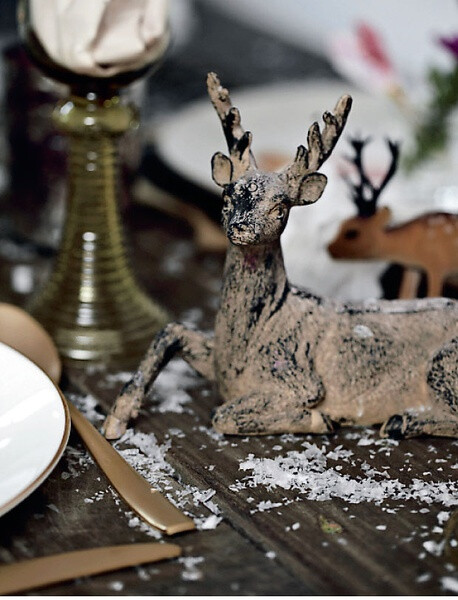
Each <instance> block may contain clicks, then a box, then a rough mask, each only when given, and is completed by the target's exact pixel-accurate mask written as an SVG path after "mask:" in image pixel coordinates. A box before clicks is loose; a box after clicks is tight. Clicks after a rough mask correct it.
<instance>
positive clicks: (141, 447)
mask: <svg viewBox="0 0 458 600" xmlns="http://www.w3.org/2000/svg"><path fill="white" fill-rule="evenodd" d="M129 222H130V228H131V232H132V234H133V235H132V238H133V264H134V267H135V270H136V271H137V273H138V276H139V278H140V280H141V281H142V283H143V284H144V286H145V287H147V289H148V290H149V292H150V293H151V294H152V295H153V296H154V297H155V298H156V299H157V300H158V301H159V302H160V303H162V304H163V305H164V306H165V307H167V308H168V309H169V311H170V312H171V314H172V315H173V316H174V318H178V319H183V320H185V321H192V322H193V323H195V324H196V325H198V326H199V327H203V328H211V326H212V321H213V317H214V314H215V309H216V307H217V303H218V291H219V285H220V277H221V270H222V258H221V257H215V256H198V255H197V254H196V252H195V249H194V247H193V245H192V243H191V237H190V232H189V231H188V230H187V229H186V228H185V227H184V226H182V225H180V224H178V223H176V222H174V221H171V220H168V219H166V218H165V217H162V216H160V215H158V214H157V213H154V212H153V211H149V210H147V209H140V208H135V209H133V210H131V215H130V219H129ZM48 260H49V259H38V258H37V257H34V256H33V253H32V254H31V255H19V256H17V255H16V256H15V255H14V254H13V253H11V252H9V250H8V247H7V246H5V245H4V244H3V245H2V243H0V281H1V282H2V288H1V290H2V293H1V297H0V300H2V301H10V302H14V303H16V304H23V303H24V301H25V299H26V294H24V293H21V289H24V287H22V288H21V286H19V287H18V286H17V283H16V284H14V282H15V281H16V279H15V275H14V273H16V274H17V272H18V271H17V269H18V267H22V268H23V272H24V269H28V270H29V271H28V273H29V275H33V274H38V275H39V274H40V273H41V272H42V271H43V269H44V268H46V266H47V263H48ZM11 282H13V284H14V285H15V286H16V290H15V289H13V287H12V285H11ZM25 287H27V286H25ZM127 377H128V374H126V373H125V372H108V371H106V370H105V369H104V368H103V367H99V368H90V369H86V370H83V369H78V370H77V369H66V371H65V376H64V380H63V386H62V387H63V390H64V392H65V394H66V396H67V397H68V398H69V399H70V400H71V401H73V402H75V403H76V405H77V406H79V407H80V408H81V409H82V411H83V412H84V413H85V414H86V416H88V418H90V420H92V422H93V423H95V424H100V422H101V419H102V418H103V415H104V414H105V413H106V411H107V410H108V407H109V406H110V404H111V402H112V401H113V400H114V398H115V397H116V394H117V391H118V390H119V388H120V386H121V385H122V382H123V381H125V379H126V378H127ZM217 403H218V397H217V395H216V393H215V392H214V390H213V389H212V387H211V386H210V385H209V384H208V383H206V382H205V381H203V380H202V379H200V378H199V377H198V376H197V375H194V374H193V373H192V372H191V370H190V369H188V368H187V367H186V366H185V365H184V363H182V362H180V361H175V362H173V363H172V364H171V365H170V366H169V367H168V368H167V370H166V372H165V373H164V374H163V375H162V376H161V379H160V380H159V381H158V385H157V391H156V392H155V393H154V394H153V397H152V398H151V399H150V402H149V404H148V405H147V406H146V407H145V409H144V410H143V411H142V413H141V416H140V418H139V419H138V420H137V421H136V422H135V424H134V425H133V427H132V429H130V430H129V432H128V434H127V436H126V437H125V439H124V440H123V441H121V442H118V443H116V447H117V449H118V450H120V451H121V452H122V453H123V455H124V456H125V457H126V458H127V459H128V460H129V462H131V464H133V465H134V466H135V468H137V469H138V470H139V471H140V472H141V473H142V474H143V475H144V476H145V477H146V478H147V479H148V480H149V481H150V482H151V483H152V484H153V485H154V486H155V487H157V488H158V489H160V490H161V491H163V492H164V493H165V494H166V495H168V496H169V497H170V498H171V499H172V500H173V501H174V502H175V503H177V504H178V506H180V507H182V508H183V509H184V510H185V511H187V512H188V513H189V514H191V515H192V516H193V517H194V518H195V519H196V522H197V525H198V530H197V531H194V532H190V533H185V534H181V535H178V536H175V537H174V538H173V540H171V541H173V542H176V543H177V544H179V545H180V546H181V547H182V548H183V558H181V559H178V560H171V561H168V562H165V563H158V564H155V565H146V566H143V567H138V568H131V569H125V570H122V571H118V572H115V573H112V574H107V575H100V576H94V577H90V578H83V579H79V580H76V581H71V582H68V583H65V584H61V585H55V586H52V587H48V588H45V589H42V590H40V591H39V592H37V593H39V594H43V595H56V594H62V595H107V594H109V595H116V594H119V595H159V594H162V595H182V594H183V595H185V594H189V595H197V594H205V595H210V594H212V595H213V594H214V595H230V594H233V595H248V594H251V595H255V594H256V595H261V594H263V595H277V594H278V595H280V594H286V595H303V594H304V595H305V594H345V595H359V594H370V595H372V594H377V595H382V594H383V595H385V594H390V595H391V594H396V595H401V594H402V595H404V594H406V595H407V594H409V595H410V594H421V595H423V594H434V595H437V594H449V593H451V592H452V591H453V589H454V590H455V591H456V589H457V586H458V580H457V579H456V576H457V573H456V565H453V564H452V562H451V559H450V558H449V557H448V555H447V554H446V553H445V552H444V547H443V540H444V528H445V525H446V521H447V518H448V517H449V516H450V515H451V514H452V512H453V510H454V508H453V506H451V505H452V504H453V503H455V504H456V502H457V497H456V484H455V482H456V474H457V473H458V471H457V468H458V451H457V450H458V442H457V441H453V440H450V439H433V438H425V439H416V440H411V441H403V442H399V443H398V442H393V441H386V440H380V439H379V438H378V435H377V432H376V431H375V430H374V429H370V430H368V429H364V430H357V429H352V430H348V429H347V430H342V431H340V432H339V433H337V434H335V435H332V436H315V437H312V436H292V435H286V436H268V437H252V438H248V437H247V438H235V437H227V438H224V437H223V436H220V435H218V434H216V433H215V432H214V431H213V430H212V429H211V422H210V413H211V409H212V407H214V406H215V405H216V404H217ZM280 457H282V460H280ZM287 469H289V470H288V471H287ZM294 470H295V472H294V473H293V471H294ZM269 475H271V476H272V477H273V478H269ZM454 490H455V496H454V497H453V491H454ZM0 532H1V535H0V562H2V563H9V562H14V561H18V560H22V559H26V558H30V557H38V556H45V555H48V554H52V553H58V552H63V551H70V550H76V549H82V548H88V547H94V546H102V545H110V544H118V543H119V544H124V543H129V542H144V541H151V540H153V539H155V538H156V537H160V535H159V534H158V533H156V532H154V531H153V530H152V529H150V528H149V527H148V526H146V525H145V524H144V523H142V522H141V521H140V519H139V518H137V517H136V516H135V515H134V514H133V513H132V511H131V510H130V509H129V507H128V506H127V505H126V504H125V503H124V502H123V501H122V500H120V499H119V497H118V496H117V494H116V493H115V492H114V490H113V489H112V488H111V487H110V485H109V484H108V482H107V480H106V479H105V477H104V476H103V474H102V473H101V472H100V470H99V469H98V467H97V466H96V465H95V464H94V463H93V461H92V459H91V458H90V456H89V455H88V453H87V452H86V450H85V448H84V446H83V445H82V443H81V441H80V439H79V437H78V435H77V434H76V433H74V432H73V433H72V435H71V437H70V441H69V444H68V447H67V449H66V451H65V453H64V455H63V457H62V459H61V460H60V462H59V464H58V466H57V467H56V469H55V470H54V471H53V473H52V474H51V476H50V477H49V478H48V479H47V480H46V482H45V483H44V484H43V485H41V486H40V488H39V489H38V490H37V491H35V492H34V493H33V494H32V495H31V496H30V497H29V498H28V499H27V500H25V501H24V502H22V503H21V504H20V505H19V506H17V507H16V508H15V509H13V510H12V511H10V512H9V513H7V514H6V515H4V516H3V517H1V518H0ZM453 586H455V587H453Z"/></svg>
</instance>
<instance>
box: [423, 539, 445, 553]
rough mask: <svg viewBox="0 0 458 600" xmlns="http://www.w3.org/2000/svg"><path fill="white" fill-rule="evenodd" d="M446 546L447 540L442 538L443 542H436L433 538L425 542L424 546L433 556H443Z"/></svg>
mask: <svg viewBox="0 0 458 600" xmlns="http://www.w3.org/2000/svg"><path fill="white" fill-rule="evenodd" d="M444 546H445V540H442V541H441V542H434V541H433V540H428V541H426V542H423V548H424V549H425V550H426V551H427V552H429V553H430V554H432V555H433V556H441V554H442V552H443V550H444Z"/></svg>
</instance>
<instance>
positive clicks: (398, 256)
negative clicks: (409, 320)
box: [328, 139, 458, 298]
mask: <svg viewBox="0 0 458 600" xmlns="http://www.w3.org/2000/svg"><path fill="white" fill-rule="evenodd" d="M366 142H367V140H359V139H353V140H351V144H352V146H353V150H354V156H353V158H352V162H353V164H354V166H355V168H356V172H357V174H358V180H357V182H356V183H351V182H350V185H351V192H352V198H353V201H354V203H355V205H356V208H357V210H358V214H357V216H356V217H351V218H349V219H347V220H346V221H344V222H343V223H342V224H341V226H340V228H339V231H338V233H337V235H336V237H335V238H334V240H332V242H331V243H330V244H329V245H328V251H329V254H330V255H331V256H332V257H333V258H336V259H344V260H348V259H357V260H364V259H370V260H371V259H372V260H388V261H390V262H394V263H398V264H400V265H402V266H404V267H405V268H406V269H405V272H404V274H403V278H402V282H401V287H400V290H399V297H400V298H415V297H416V295H417V292H418V286H419V283H420V277H421V272H420V270H424V271H425V272H426V276H427V282H428V287H427V295H428V296H429V297H432V296H440V295H441V294H442V288H443V285H444V280H445V279H446V278H447V277H448V276H450V275H453V274H455V273H457V274H458V215H453V214H446V213H431V214H425V215H422V216H420V217H418V218H416V219H413V220H411V221H408V222H407V223H404V224H402V225H399V226H397V227H389V226H388V223H389V221H390V218H391V211H390V209H389V208H388V207H387V206H385V207H383V208H378V207H377V203H378V200H379V197H380V194H381V192H382V191H383V189H384V188H385V186H386V185H387V183H388V181H389V180H390V179H391V177H392V176H393V175H394V173H395V171H396V166H397V160H398V153H399V148H398V145H397V144H394V143H393V142H388V145H389V148H390V152H391V157H392V158H391V164H390V166H389V168H388V170H387V173H386V175H385V177H384V178H383V180H382V182H381V183H380V185H379V186H375V185H374V184H373V183H372V182H371V181H370V179H369V177H368V176H367V174H366V173H365V170H364V166H363V163H362V151H363V148H364V146H365V144H366Z"/></svg>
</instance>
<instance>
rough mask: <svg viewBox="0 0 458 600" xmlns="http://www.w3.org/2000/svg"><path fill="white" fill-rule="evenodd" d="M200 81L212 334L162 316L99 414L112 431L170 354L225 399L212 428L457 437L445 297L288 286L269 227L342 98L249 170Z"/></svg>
mask: <svg viewBox="0 0 458 600" xmlns="http://www.w3.org/2000/svg"><path fill="white" fill-rule="evenodd" d="M207 85H208V90H209V94H210V97H211V99H212V102H213V104H214V107H215V109H216V111H217V113H218V115H219V117H220V119H221V122H222V125H223V129H224V133H225V137H226V140H227V143H228V146H229V153H230V158H229V157H227V156H224V155H223V154H221V153H219V152H218V153H216V154H215V155H214V156H213V159H212V174H213V179H214V180H215V181H216V183H218V184H219V185H220V186H221V187H222V188H223V202H224V205H223V219H222V221H223V227H224V230H225V232H226V234H227V237H228V238H229V242H230V244H229V248H228V251H227V257H226V263H225V269H224V278H223V288H222V294H221V306H220V309H219V311H218V313H217V316H216V323H215V329H214V335H213V336H207V335H205V334H203V333H201V332H199V331H193V330H190V329H189V328H186V327H185V326H183V325H181V324H180V323H170V324H169V325H167V326H166V327H165V328H164V329H163V330H162V331H161V332H160V333H159V334H158V335H157V336H156V337H155V339H154V340H153V342H152V344H151V346H150V348H149V350H148V351H147V353H146V356H145V358H144V359H143V361H142V362H141V364H140V366H139V368H138V370H137V371H136V373H135V374H134V376H133V378H132V379H131V381H130V382H128V383H127V384H126V385H125V387H124V388H123V390H122V391H121V393H120V395H119V397H118V399H117V400H116V402H115V404H114V407H113V409H112V412H111V414H110V415H109V416H108V417H107V419H106V421H105V425H104V428H105V435H106V437H108V438H117V437H119V436H120V435H122V433H123V432H124V431H125V429H126V426H127V423H128V421H129V419H130V418H131V417H135V416H136V415H137V414H138V411H139V408H140V405H141V402H142V400H143V398H144V397H145V394H146V393H147V392H148V390H149V388H150V386H151V385H152V383H153V382H154V380H155V378H156V377H157V375H158V373H159V371H160V369H161V368H162V367H163V366H164V365H165V364H166V363H167V361H168V360H169V359H170V358H171V357H172V356H181V357H182V358H184V359H185V360H186V361H187V362H188V363H189V364H190V365H191V366H192V367H193V368H194V369H195V370H196V371H197V372H199V373H200V374H202V375H203V376H204V377H206V378H207V379H208V380H211V381H214V382H216V386H217V389H218V391H219V394H220V395H221V396H222V398H223V400H224V404H222V406H219V407H218V408H217V409H216V411H215V414H214V417H213V425H214V427H215V429H216V430H217V431H219V432H222V433H225V434H240V435H242V434H243V435H247V434H252V435H257V434H270V433H282V432H292V433H328V432H332V431H333V430H334V428H335V427H336V426H338V425H346V426H352V425H355V424H358V425H372V424H376V423H383V425H382V429H381V434H382V435H384V436H388V435H390V436H397V437H403V436H405V437H410V436H416V435H420V434H423V433H425V434H435V435H442V436H458V389H457V386H458V325H457V317H458V303H457V302H455V301H453V300H449V299H445V298H442V299H434V300H417V301H415V302H409V301H388V300H385V301H383V300H381V301H375V300H374V301H371V302H367V303H363V304H342V303H339V302H337V301H333V300H329V299H323V298H318V297H316V296H314V295H313V294H311V293H309V292H307V291H303V290H299V289H297V288H295V287H293V286H291V285H290V284H289V282H288V280H287V278H286V274H285V268H284V265H283V258H282V253H281V248H280V235H281V233H282V231H283V229H284V227H285V225H286V221H287V219H288V214H289V211H290V209H291V208H292V207H295V206H305V205H307V204H311V203H313V202H315V201H316V200H318V198H319V197H320V196H321V194H322V192H323V190H324V187H325V185H326V177H325V176H324V175H322V174H320V173H318V169H319V168H320V167H321V165H322V164H323V163H324V161H325V160H326V159H327V158H328V157H329V156H330V154H331V152H332V150H333V148H334V146H335V144H336V142H337V140H338V138H339V136H340V134H341V133H342V130H343V128H344V125H345V122H346V119H347V116H348V113H349V111H350V107H351V98H350V97H349V96H343V97H342V98H341V99H340V100H339V102H338V103H337V106H336V108H335V112H334V114H331V113H329V112H325V113H324V115H323V120H324V122H325V126H324V129H323V131H322V132H320V128H319V125H318V124H317V123H314V124H313V125H312V126H311V127H310V129H309V133H308V149H306V148H305V147H304V146H299V148H298V151H297V154H296V158H295V160H294V162H293V163H292V164H291V165H290V166H289V167H287V168H286V169H284V170H283V171H281V172H279V173H266V172H261V171H259V170H258V169H257V168H256V164H255V161H254V158H253V156H252V154H251V151H250V145H251V134H250V133H248V132H244V130H243V128H242V126H241V123H240V115H239V112H238V110H237V109H236V108H234V107H233V106H232V104H231V101H230V98H229V94H228V91H227V90H226V89H224V88H223V87H221V85H220V83H219V80H218V78H217V77H216V75H214V74H212V73H210V74H209V76H208V81H207Z"/></svg>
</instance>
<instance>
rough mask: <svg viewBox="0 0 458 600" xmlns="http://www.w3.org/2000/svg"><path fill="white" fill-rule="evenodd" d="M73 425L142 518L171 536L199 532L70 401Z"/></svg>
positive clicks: (119, 490) (102, 467) (114, 485)
mask: <svg viewBox="0 0 458 600" xmlns="http://www.w3.org/2000/svg"><path fill="white" fill-rule="evenodd" d="M67 404H68V408H69V410H70V415H71V418H72V423H73V425H74V427H75V429H76V430H77V432H78V433H79V435H80V436H81V438H82V440H83V442H84V443H85V444H86V446H87V448H88V450H89V452H90V453H91V454H92V456H93V457H94V460H95V461H96V462H97V464H98V465H99V466H100V468H101V469H102V471H103V472H104V473H105V475H106V476H107V477H108V479H109V480H110V482H111V483H112V484H113V487H115V488H116V490H117V491H118V493H119V495H120V496H122V497H123V498H124V500H125V501H126V502H127V504H129V506H131V507H132V508H133V510H134V511H135V512H136V513H138V515H140V517H141V518H142V519H143V520H144V521H146V522H147V523H149V524H150V525H152V526H153V527H156V528H157V529H160V530H161V531H164V532H165V533H167V534H168V535H173V534H174V533H180V532H182V531H190V530H192V529H195V527H196V526H195V523H194V521H193V520H192V519H190V518H189V517H187V516H186V515H184V514H183V513H182V512H181V511H180V510H178V508H176V507H175V506H173V504H172V503H171V502H169V501H168V500H167V499H166V498H164V496H162V494H161V493H160V492H158V491H157V490H155V489H154V488H152V487H151V486H150V484H149V483H148V482H147V481H146V479H144V478H143V477H142V476H141V475H139V473H137V471H135V470H134V469H133V468H132V467H131V466H130V465H129V463H127V462H126V461H125V460H124V459H123V458H122V457H121V456H120V455H119V454H118V453H117V452H116V450H115V449H114V448H113V447H112V446H111V444H110V443H109V442H107V441H106V439H105V438H104V437H103V436H102V435H101V434H100V433H99V432H98V431H97V429H96V428H95V427H94V426H93V425H92V424H91V423H89V421H88V420H87V419H86V418H85V417H83V415H82V414H81V413H80V412H79V410H78V409H77V408H76V407H75V406H73V404H72V403H71V402H68V403H67Z"/></svg>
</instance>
